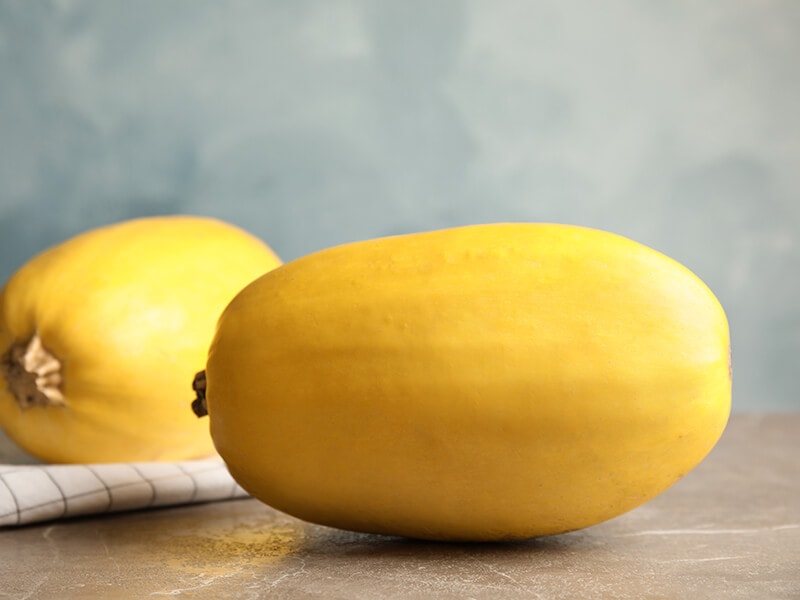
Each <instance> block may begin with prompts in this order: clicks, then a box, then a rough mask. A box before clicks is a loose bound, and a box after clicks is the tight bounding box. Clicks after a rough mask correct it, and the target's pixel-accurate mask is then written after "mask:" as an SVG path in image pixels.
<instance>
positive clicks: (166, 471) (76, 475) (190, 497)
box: [0, 458, 247, 527]
mask: <svg viewBox="0 0 800 600" xmlns="http://www.w3.org/2000/svg"><path fill="white" fill-rule="evenodd" d="M246 496H247V494H246V493H245V491H244V490H242V488H241V487H239V486H238V485H237V484H236V482H235V481H234V480H233V478H232V477H231V476H230V474H229V473H228V470H227V468H226V467H225V464H224V463H223V462H222V460H220V459H219V458H211V459H206V460H193V461H184V462H170V463H167V462H163V463H162V462H146V463H117V464H96V465H30V464H2V465H0V527H8V526H14V525H25V524H28V523H36V522H41V521H52V520H55V519H62V518H68V517H76V516H83V515H93V514H100V513H109V512H119V511H126V510H137V509H146V508H155V507H163V506H173V505H178V504H191V503H196V502H213V501H220V500H232V499H235V498H243V497H246Z"/></svg>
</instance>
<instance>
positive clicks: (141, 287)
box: [0, 216, 279, 462]
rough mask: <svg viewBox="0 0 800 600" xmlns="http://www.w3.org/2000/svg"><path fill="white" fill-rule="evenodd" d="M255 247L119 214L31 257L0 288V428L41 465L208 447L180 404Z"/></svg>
mask: <svg viewBox="0 0 800 600" xmlns="http://www.w3.org/2000/svg"><path fill="white" fill-rule="evenodd" d="M278 264H279V260H278V258H277V257H276V256H275V254H274V253H273V252H272V250H270V249H269V248H268V247H267V246H266V245H265V244H263V243H262V242H261V241H259V240H257V239H256V238H254V237H252V236H251V235H249V234H247V233H245V232H244V231H242V230H240V229H238V228H235V227H233V226H232V225H229V224H226V223H222V222H220V221H216V220H212V219H206V218H199V217H187V216H171V217H155V218H145V219H137V220H132V221H127V222H123V223H119V224H115V225H111V226H108V227H103V228H100V229H95V230H92V231H89V232H86V233H84V234H81V235H78V236H77V237H74V238H72V239H70V240H68V241H66V242H64V243H62V244H60V245H58V246H55V247H53V248H51V249H49V250H46V251H45V252H43V253H42V254H40V255H38V256H36V257H34V258H33V259H31V260H30V261H29V262H28V263H27V264H25V265H24V266H23V267H22V268H21V269H19V271H17V272H16V273H15V274H14V275H13V276H12V277H11V278H10V279H9V281H8V282H7V283H6V285H5V287H4V289H3V291H2V295H1V296H0V355H1V356H0V367H1V369H2V375H3V377H4V379H5V381H0V384H2V385H0V426H2V428H3V429H5V431H6V432H7V434H8V436H9V437H10V438H11V439H12V440H14V441H15V442H16V443H17V444H18V445H19V446H20V447H21V448H22V449H24V450H26V451H27V452H29V453H30V454H33V455H34V456H36V457H38V458H40V459H42V460H44V461H48V462H109V461H142V460H171V459H185V458H192V457H197V456H203V455H208V454H211V453H213V445H212V443H211V440H210V437H209V435H208V428H207V427H203V426H202V424H201V423H198V422H197V419H195V418H194V417H193V416H192V415H191V414H187V411H186V408H185V407H186V397H187V395H188V394H190V393H191V390H190V389H189V388H187V383H186V382H187V378H188V379H189V380H191V377H192V375H193V374H194V371H196V370H197V364H198V363H202V361H203V360H205V356H206V354H207V352H208V346H209V343H210V342H211V338H212V336H213V333H214V327H215V325H216V322H217V319H218V317H219V314H220V313H221V312H222V309H223V308H224V307H225V305H226V304H227V303H228V302H229V301H230V300H231V298H233V296H234V295H235V294H236V293H237V292H238V291H239V290H240V289H241V288H242V287H244V286H245V285H246V284H247V283H249V282H251V281H252V280H253V279H255V278H256V277H258V276H259V275H261V274H263V273H264V272H266V271H268V270H270V269H272V268H274V267H276V266H277V265H278Z"/></svg>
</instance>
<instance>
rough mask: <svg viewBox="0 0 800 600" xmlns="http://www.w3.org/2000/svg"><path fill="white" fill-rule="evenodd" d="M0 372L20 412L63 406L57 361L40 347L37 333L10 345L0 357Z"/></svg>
mask: <svg viewBox="0 0 800 600" xmlns="http://www.w3.org/2000/svg"><path fill="white" fill-rule="evenodd" d="M0 371H1V372H2V374H3V376H4V377H5V379H6V383H7V384H8V389H9V391H10V392H11V393H12V394H13V395H14V398H16V400H17V404H19V407H20V408H21V409H23V410H24V409H27V408H30V407H32V406H43V407H47V406H66V404H67V403H66V401H65V399H64V394H63V392H62V391H61V383H62V381H63V377H62V374H61V361H59V360H58V359H57V358H56V357H55V356H54V355H53V354H51V353H50V351H48V350H47V349H46V348H45V347H44V345H43V344H42V340H41V338H40V337H39V335H38V334H34V335H33V337H32V338H31V339H30V340H28V342H26V343H17V344H14V345H12V346H11V347H10V348H9V349H8V350H7V351H6V352H5V353H4V354H3V355H2V357H0Z"/></svg>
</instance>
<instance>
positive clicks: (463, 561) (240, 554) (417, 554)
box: [0, 414, 800, 600]
mask: <svg viewBox="0 0 800 600" xmlns="http://www.w3.org/2000/svg"><path fill="white" fill-rule="evenodd" d="M798 451H800V414H790V415H736V416H734V417H733V418H732V420H731V422H730V425H729V427H728V429H727V431H726V433H725V435H724V436H723V439H722V440H721V442H720V443H719V445H718V446H717V447H716V448H715V450H714V451H713V452H712V454H711V455H710V456H709V457H708V459H707V460H706V461H705V462H704V463H703V464H702V465H701V466H700V467H698V468H697V469H696V470H695V471H693V472H692V473H690V474H689V475H688V476H687V477H685V478H684V479H683V480H682V481H680V482H679V483H678V484H677V485H675V486H674V487H673V488H671V489H670V490H668V491H667V492H666V493H664V494H662V495H661V496H659V497H658V498H656V499H655V500H653V501H651V502H650V503H648V504H646V505H645V506H642V507H640V508H638V509H636V510H634V511H632V512H630V513H628V514H626V515H623V516H621V517H618V518H617V519H614V520H612V521H609V522H607V523H604V524H601V525H597V526H595V527H591V528H588V529H585V530H583V531H579V532H574V533H570V534H565V535H561V536H554V537H549V538H543V539H537V540H531V541H527V542H523V543H513V544H499V545H498V544H490V545H485V544H441V543H424V542H419V541H413V540H406V539H397V538H383V537H378V536H370V535H360V534H353V533H348V532H343V531H337V530H333V529H328V528H324V527H318V526H314V525H309V524H306V523H303V522H300V521H298V520H295V519H293V518H291V517H288V516H286V515H283V514H281V513H278V512H276V511H273V510H272V509H270V508H267V507H266V506H264V505H262V504H260V503H259V502H257V501H255V500H252V499H245V500H235V501H229V502H219V503H211V504H203V505H194V506H189V507H178V508H169V509H159V510H151V511H144V512H132V513H127V514H118V515H107V516H103V517H93V518H81V519H74V520H67V521H59V522H55V523H46V524H40V525H35V526H28V527H21V528H14V529H6V530H0V565H2V568H0V597H2V598H12V599H20V600H21V599H23V598H26V599H27V598H58V599H60V600H67V599H70V598H109V599H113V598H158V597H186V598H206V597H207V598H215V599H222V598H262V597H269V598H326V599H336V598H342V599H348V600H350V599H360V598H364V599H370V600H374V599H381V598H445V599H450V598H452V599H456V598H458V599H462V598H463V599H467V598H475V599H496V598H511V599H514V598H545V599H561V598H564V599H567V598H569V599H573V598H580V599H585V598H603V599H629V598H630V599H636V600H641V599H649V598H653V599H655V598H657V599H673V598H674V599H681V600H683V599H687V598H689V599H691V600H702V599H709V600H711V599H713V600H718V599H727V598H741V599H743V600H744V599H747V600H750V599H754V598H758V599H759V600H770V599H782V600H790V599H798V598H800V452H798Z"/></svg>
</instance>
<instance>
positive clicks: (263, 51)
mask: <svg viewBox="0 0 800 600" xmlns="http://www.w3.org/2000/svg"><path fill="white" fill-rule="evenodd" d="M798 57H800V3H798V2H793V1H791V0H784V1H777V0H751V1H743V0H707V1H705V2H693V1H690V0H685V1H678V0H661V1H659V0H649V1H639V2H634V1H611V2H602V3H593V2H588V1H571V0H567V1H563V0H562V1H558V0H550V1H544V2H531V1H523V0H519V1H511V0H499V1H498V0H492V1H489V0H487V1H480V0H403V1H398V0H392V1H367V0H363V1H357V0H352V1H336V0H333V1H326V0H319V1H296V0H295V1H290V0H284V1H277V0H273V1H232V2H222V1H207V0H150V1H143V0H137V1H135V2H130V1H124V2H123V1H115V0H105V1H85V0H58V1H56V0H52V1H47V2H45V1H41V0H0V278H2V279H3V280H4V279H5V278H7V277H8V276H9V275H10V274H11V273H12V272H13V271H14V269H15V268H16V267H18V266H19V265H20V264H21V263H22V262H23V261H24V260H25V259H27V258H28V257H29V256H31V255H32V254H34V253H35V252H37V251H39V250H41V249H42V248H43V247H45V246H47V245H51V244H53V243H55V242H58V241H60V240H62V239H64V238H66V237H68V236H70V235H73V234H75V233H77V232H79V231H81V230H84V229H87V228H89V227H93V226H97V225H101V224H104V223H108V222H111V221H115V220H119V219H123V218H128V217H132V216H137V215H145V214H157V213H176V212H185V213H200V214H208V215H214V216H217V217H221V218H223V219H226V220H228V221H231V222H233V223H236V224H239V225H241V226H244V227H246V228H247V229H249V230H251V231H252V232H254V233H256V234H258V235H260V236H262V237H263V238H264V239H265V240H267V241H268V242H269V243H270V244H271V245H272V246H273V247H274V248H275V249H276V250H277V251H278V253H279V254H281V255H282V256H283V258H284V259H291V258H295V257H297V256H300V255H302V254H305V253H308V252H311V251H313V250H316V249H319V248H322V247H324V246H328V245H332V244H337V243H341V242H346V241H351V240H355V239H361V238H368V237H376V236H382V235H386V234H392V233H399V232H409V231H416V230H423V229H431V228H438V227H445V226H452V225H459V224H465V223H475V222H488V221H507V220H515V221H517V220H548V221H562V222H573V223H578V224H584V225H591V226H595V227H600V228H606V229H610V230H612V231H615V232H617V233H621V234H624V235H628V236H630V237H633V238H634V239H637V240H639V241H641V242H644V243H646V244H648V245H651V246H653V247H655V248H657V249H659V250H661V251H663V252H665V253H667V254H669V255H671V256H673V257H674V258H676V259H678V260H680V261H682V262H683V263H685V264H686V265H687V266H689V267H690V268H691V269H693V270H694V271H695V272H697V273H698V274H699V275H700V276H701V277H702V278H703V279H705V281H706V282H707V283H708V284H709V285H710V286H711V288H712V289H713V290H714V291H715V292H716V293H717V295H718V296H719V297H720V299H721V301H722V303H723V304H724V306H725V307H726V309H727V311H728V314H729V317H730V321H731V327H732V331H733V339H734V371H735V394H734V403H735V404H734V406H735V408H736V409H737V410H778V409H782V408H783V409H785V408H795V409H797V408H800V395H798V388H800V376H799V375H798V372H800V277H798V265H800V243H799V241H798V233H799V232H800V110H799V108H800V69H798Z"/></svg>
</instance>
